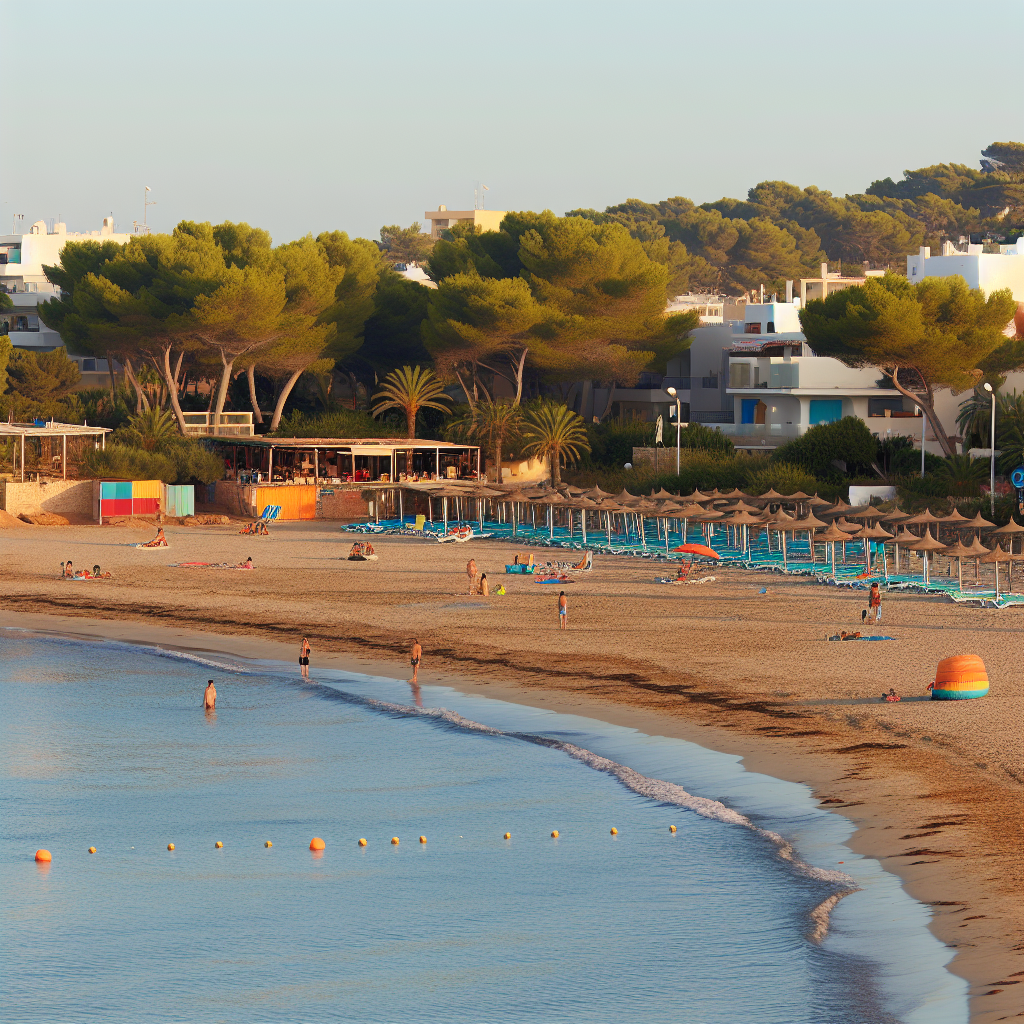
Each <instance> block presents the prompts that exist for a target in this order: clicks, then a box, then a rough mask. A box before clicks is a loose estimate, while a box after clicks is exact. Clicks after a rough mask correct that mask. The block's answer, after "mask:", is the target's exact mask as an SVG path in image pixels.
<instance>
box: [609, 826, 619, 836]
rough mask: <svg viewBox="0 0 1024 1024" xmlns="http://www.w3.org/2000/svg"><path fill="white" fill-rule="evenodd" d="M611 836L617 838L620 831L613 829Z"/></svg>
mask: <svg viewBox="0 0 1024 1024" xmlns="http://www.w3.org/2000/svg"><path fill="white" fill-rule="evenodd" d="M611 834H612V835H613V836H617V835H618V834H619V830H618V829H617V828H613V829H612V832H611Z"/></svg>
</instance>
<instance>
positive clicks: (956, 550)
mask: <svg viewBox="0 0 1024 1024" xmlns="http://www.w3.org/2000/svg"><path fill="white" fill-rule="evenodd" d="M942 553H943V554H944V555H945V556H946V557H947V558H955V559H956V578H957V580H958V581H959V584H960V589H961V590H963V589H964V559H965V558H973V557H974V552H973V551H972V550H971V549H970V548H967V547H964V545H963V543H962V542H961V541H960V539H959V538H957V541H956V543H955V544H950V545H949V546H948V547H947V548H946V550H945V551H943V552H942Z"/></svg>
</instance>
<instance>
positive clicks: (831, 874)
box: [111, 641, 859, 943]
mask: <svg viewBox="0 0 1024 1024" xmlns="http://www.w3.org/2000/svg"><path fill="white" fill-rule="evenodd" d="M111 642H112V643H118V641H111ZM119 645H120V644H119ZM124 646H134V645H130V644H124ZM150 650H151V651H152V652H153V653H154V654H157V655H159V656H163V657H168V658H179V659H181V660H183V661H190V662H193V663H195V664H200V665H208V666H209V667H211V668H216V669H219V670H221V671H227V672H234V673H236V674H239V675H264V674H269V675H275V674H276V673H273V672H270V673H264V672H260V671H259V670H258V669H255V668H248V667H243V666H240V665H233V664H226V663H224V662H220V661H214V660H213V659H210V658H204V657H202V656H201V655H198V654H192V653H190V652H188V651H175V650H168V649H167V648H165V647H151V648H150ZM326 691H327V692H330V694H331V695H332V696H333V697H335V699H340V700H343V701H345V702H346V703H350V704H358V705H361V706H363V707H367V708H372V709H374V710H377V711H381V712H383V713H385V714H390V715H400V716H402V717H414V718H429V719H434V720H435V721H439V722H443V723H445V724H446V725H449V726H451V727H453V728H456V729H465V730H467V731H470V732H481V733H486V734H487V735H490V736H504V737H507V738H509V739H515V740H521V741H524V742H527V743H535V744H539V745H541V746H545V747H550V748H552V749H554V750H561V751H562V752H563V753H566V754H568V755H569V756H570V757H572V758H575V759H576V760H577V761H580V762H581V763H583V764H585V765H587V767H589V768H593V769H594V770H595V771H599V772H604V773H605V774H607V775H611V776H613V777H614V778H616V779H618V781H619V782H620V783H621V784H622V785H623V786H625V787H626V788H627V789H628V790H630V791H631V792H633V793H636V794H637V795H638V796H642V797H644V798H646V799H648V800H654V801H657V802H658V803H664V804H671V805H674V806H676V807H681V808H683V809H685V810H688V811H692V812H693V813H694V814H699V815H700V816H701V817H702V818H709V819H711V820H713V821H720V822H722V823H724V824H727V825H738V826H739V827H741V828H746V829H749V830H750V831H751V832H753V833H755V834H756V835H758V836H761V837H762V838H763V839H766V840H767V841H768V842H770V843H771V844H772V845H773V846H774V847H775V852H776V855H777V856H778V857H779V858H780V859H781V860H784V861H786V862H787V863H789V864H790V865H792V867H793V869H794V870H795V871H797V872H798V873H799V874H801V875H803V876H804V877H806V878H811V879H814V880H815V881H818V882H823V883H825V884H828V885H835V886H840V887H841V889H840V891H839V892H835V893H833V894H832V895H830V896H829V897H828V898H827V899H825V900H823V901H822V902H821V903H819V904H818V905H817V906H816V907H815V908H814V909H813V910H812V911H811V913H810V915H809V916H810V919H811V930H810V931H809V932H808V935H807V937H808V939H810V940H811V941H812V942H816V943H820V942H821V941H822V940H823V939H824V938H825V936H826V935H827V934H828V929H829V921H830V918H831V914H832V910H833V909H834V908H835V906H836V904H837V903H838V902H839V901H840V900H841V899H842V898H843V897H844V896H849V895H850V893H853V892H856V891H857V890H858V888H859V887H858V886H857V883H856V882H855V880H854V879H853V878H852V877H851V876H850V875H848V874H847V873H846V872H844V871H835V870H831V869H828V868H818V867H814V866H813V865H811V864H808V863H807V862H806V861H804V860H801V858H800V857H799V856H798V855H797V852H796V849H795V848H794V847H793V844H792V843H790V842H789V840H787V839H786V838H784V837H783V836H781V835H779V833H778V832H772V831H771V830H770V829H765V828H762V827H761V826H760V825H757V824H755V823H754V822H753V821H751V820H750V818H748V817H747V816H746V815H745V814H741V813H740V812H739V811H734V810H733V809H732V808H731V807H726V806H725V804H723V803H722V802H721V801H720V800H710V799H708V798H707V797H702V796H694V795H693V794H692V793H689V792H687V791H686V790H685V789H684V788H683V787H682V786H680V785H679V784H678V783H676V782H666V781H665V780H664V779H652V778H650V777H649V776H647V775H641V774H640V772H638V771H635V770H634V769H632V768H628V767H626V765H623V764H619V763H618V762H617V761H612V760H611V759H609V758H607V757H602V756H601V755H600V754H595V753H594V752H593V751H592V750H587V749H586V748H585V747H578V746H576V745H575V744H573V743H567V742H565V741H563V740H556V739H552V738H550V737H548V736H541V735H539V734H536V733H524V732H508V731H506V730H504V729H496V728H494V727H493V726H490V725H484V724H483V723H482V722H475V721H473V720H472V719H470V718H465V717H464V716H463V715H460V714H459V713H458V712H457V711H449V710H448V709H447V708H416V707H410V706H409V705H407V704H395V703H393V702H391V701H385V700H379V699H377V698H376V697H364V696H362V695H360V694H354V693H349V692H348V691H345V690H340V689H338V688H337V687H336V686H328V687H326Z"/></svg>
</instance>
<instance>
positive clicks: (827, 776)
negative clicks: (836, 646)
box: [0, 610, 1024, 1022]
mask: <svg viewBox="0 0 1024 1024" xmlns="http://www.w3.org/2000/svg"><path fill="white" fill-rule="evenodd" d="M0 628H2V629H17V630H25V631H28V632H31V633H34V634H36V635H51V636H60V637H70V638H75V639H84V640H91V641H120V642H124V643H131V644H137V645H142V646H150V647H157V648H160V649H164V650H177V651H182V652H186V653H190V654H211V655H218V654H220V655H231V656H236V657H240V658H244V659H247V660H273V661H280V662H283V663H286V664H287V663H290V662H291V661H293V660H295V659H294V658H293V657H292V655H293V654H294V650H293V646H294V645H292V644H285V643H283V642H281V641H276V640H266V639H260V638H258V637H251V636H244V635H231V634H223V633H210V632H208V631H204V630H194V629H192V630H183V629H180V628H178V627H168V626H160V625H150V624H145V623H141V622H138V621H133V620H131V619H113V620H112V619H92V618H86V617H78V616H74V617H66V616H51V615H43V614H33V613H18V612H12V611H9V610H0ZM315 660H316V661H317V662H319V663H320V664H321V666H322V667H324V668H328V669H333V670H340V671H347V672H353V673H359V674H363V675H369V676H382V677H386V678H388V679H394V680H399V681H406V680H405V679H404V676H405V672H403V671H398V670H399V668H400V666H402V662H401V660H399V659H398V658H395V659H388V660H385V659H369V658H365V657H360V656H358V655H353V654H352V653H349V652H326V653H322V654H321V656H320V657H319V658H317V659H315ZM420 682H421V683H423V684H426V685H437V686H448V687H450V688H452V689H454V690H456V691H458V692H461V693H466V694H472V695H475V696H486V697H489V698H493V699H495V700H500V701H505V702H508V703H512V704H522V705H526V706H530V707H537V708H544V709H546V710H550V711H554V712H557V713H562V714H571V715H580V716H583V717H587V718H593V719H597V720H599V721H602V722H605V723H608V724H612V725H618V726H624V727H627V728H633V729H636V730H637V731H639V732H641V733H644V734H647V735H655V736H666V737H670V738H674V739H682V740H687V741H689V742H692V743H695V744H697V745H699V746H702V747H705V748H706V749H711V750H715V751H720V752H723V753H728V754H733V755H737V756H739V757H740V759H741V761H740V763H741V764H742V766H743V767H744V769H745V770H749V771H753V772H757V773H760V774H764V775H768V776H771V777H773V778H778V779H782V780H784V781H787V782H797V783H802V784H805V785H807V786H808V787H809V788H810V789H811V791H812V793H813V795H814V797H815V798H816V799H817V800H818V801H819V802H820V803H821V804H822V805H823V806H824V808H825V809H827V810H829V811H831V812H834V813H838V814H840V815H842V816H843V817H845V818H847V820H849V821H850V822H851V823H852V824H853V825H854V828H855V831H854V833H853V835H852V836H851V838H850V840H849V841H848V843H847V845H848V846H849V848H850V849H851V850H853V851H854V852H857V853H859V854H861V855H863V856H866V857H870V858H872V859H875V860H877V861H878V862H879V864H880V865H881V866H882V868H883V870H885V871H886V872H888V873H891V874H893V875H895V876H897V877H898V878H899V879H900V881H901V885H902V888H903V889H904V890H905V891H906V892H907V893H908V894H909V895H910V896H911V897H912V898H914V899H915V900H917V901H918V902H921V903H924V904H925V905H928V906H930V907H931V908H932V911H933V914H932V918H931V921H930V923H929V930H930V931H931V932H932V933H933V934H934V935H935V936H936V937H937V938H938V939H939V940H940V941H942V942H943V944H944V945H946V946H947V947H949V946H959V947H961V948H962V947H963V946H964V945H965V944H964V943H963V942H962V940H961V941H960V942H954V941H953V940H954V939H961V937H960V936H958V935H956V930H957V929H958V928H959V927H962V926H961V925H958V924H957V923H956V922H955V920H951V918H955V917H958V916H960V913H961V911H962V910H963V909H964V908H965V907H966V906H967V904H965V903H963V902H962V901H960V900H955V901H954V900H947V899H936V898H935V897H937V896H939V897H941V896H948V895H955V894H952V893H947V892H944V891H943V890H944V887H943V884H942V880H941V878H936V877H935V873H933V872H927V871H923V872H922V871H916V872H915V871H913V870H910V868H909V867H908V866H907V865H905V864H904V865H901V864H899V863H898V862H894V858H892V857H886V856H884V855H882V854H881V844H884V843H885V842H886V840H885V839H884V838H883V837H881V836H880V835H879V833H880V832H881V831H885V830H888V829H891V828H892V827H893V826H894V821H893V820H891V819H890V818H889V817H887V812H886V808H885V807H883V806H882V804H881V802H869V801H845V800H843V799H842V798H837V797H835V796H832V797H824V798H823V796H822V792H823V791H824V790H828V791H829V792H830V793H837V792H842V786H841V784H840V783H839V778H838V776H839V772H838V770H837V769H838V767H839V766H838V765H837V764H835V763H834V762H833V763H832V764H831V765H825V764H822V763H820V760H821V759H820V758H814V757H811V756H806V755H805V756H804V757H802V758H800V759H799V761H798V762H797V763H796V764H794V763H793V762H792V761H791V760H789V761H787V759H786V757H785V755H783V754H781V753H780V752H779V751H778V750H775V749H773V743H772V741H771V740H765V739H763V738H761V737H757V736H752V735H744V736H742V737H738V736H736V735H735V734H734V733H730V732H726V731H724V730H722V729H719V728H716V727H714V726H709V725H701V724H694V723H692V722H687V721H685V720H679V719H678V718H675V717H669V716H666V715H664V714H659V713H657V712H651V711H647V710H643V709H639V708H631V707H628V706H623V705H621V704H619V703H615V702H612V701H607V700H602V699H600V698H597V697H592V696H588V695H579V694H574V695H572V696H568V695H566V694H564V693H560V692H559V691H556V690H534V691H532V692H529V693H528V692H526V691H524V688H523V687H522V686H521V685H516V684H514V683H504V684H503V683H495V682H493V681H486V680H482V679H474V678H472V677H469V676H460V675H452V674H449V673H447V672H443V673H442V672H437V671H421V673H420ZM854 806H856V807H858V808H859V809H858V810H857V811H853V810H852V807H854ZM904 826H906V827H909V825H907V823H906V822H901V823H899V825H898V827H900V828H902V827H904ZM958 895H964V894H963V893H959V894H958ZM929 897H931V898H929ZM831 899H832V900H837V898H836V897H831ZM954 906H955V909H952V907H954ZM996 964H997V959H996V958H995V957H993V956H992V951H991V950H986V949H984V948H981V947H976V948H975V950H974V952H973V953H972V954H968V955H967V956H965V955H964V953H963V952H958V953H957V954H956V955H955V957H954V959H953V960H952V961H951V962H950V963H949V964H948V965H947V968H946V969H947V970H949V971H950V972H951V973H954V974H956V975H958V976H960V977H963V978H964V979H965V980H966V981H967V982H968V984H969V986H970V993H969V1006H970V1020H971V1021H972V1022H976V1021H977V1022H981V1021H989V1020H993V1021H994V1020H1008V1019H1012V1018H1014V1017H1024V1012H1018V1013H1016V1014H1014V1013H1013V1008H1014V1006H1015V1002H1014V998H1011V999H1010V1000H1009V1001H1008V1003H1007V1004H1006V1005H999V1004H1003V1003H1004V1000H1003V999H1000V998H998V997H999V996H1003V995H1004V994H1005V995H1010V996H1014V997H1015V993H1014V990H1013V989H1009V988H1004V989H1002V990H1001V991H996V992H992V991H991V988H992V985H993V983H992V982H991V981H988V980H984V979H990V978H993V977H994V976H995V975H996V974H1000V976H1001V977H1005V978H1006V983H1008V984H1011V985H1012V984H1014V979H1013V978H1010V977H1009V975H1011V974H1013V973H1015V972H1014V971H1009V970H1008V971H1005V972H999V971H993V970H992V968H994V967H995V966H996ZM1007 966H1016V967H1017V968H1018V969H1019V968H1020V965H1019V964H1017V963H1015V962H1014V961H1013V960H1012V959H1011V960H1010V962H1009V963H1008V964H1007ZM1022 976H1024V975H1022ZM979 989H981V990H982V991H979ZM1017 991H1018V992H1020V991H1021V990H1017ZM985 996H987V997H988V998H987V999H985V1000H984V1004H983V1005H978V1000H979V998H982V997H985Z"/></svg>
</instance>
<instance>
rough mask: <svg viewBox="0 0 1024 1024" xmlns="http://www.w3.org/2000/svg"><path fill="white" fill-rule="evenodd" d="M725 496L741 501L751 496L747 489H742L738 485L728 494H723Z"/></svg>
mask: <svg viewBox="0 0 1024 1024" xmlns="http://www.w3.org/2000/svg"><path fill="white" fill-rule="evenodd" d="M721 497H723V498H731V499H735V500H739V501H745V500H746V499H747V498H749V497H750V495H749V494H747V493H746V492H745V491H741V490H740V489H739V488H738V487H734V488H733V489H732V490H731V491H729V493H728V494H723V495H721Z"/></svg>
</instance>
